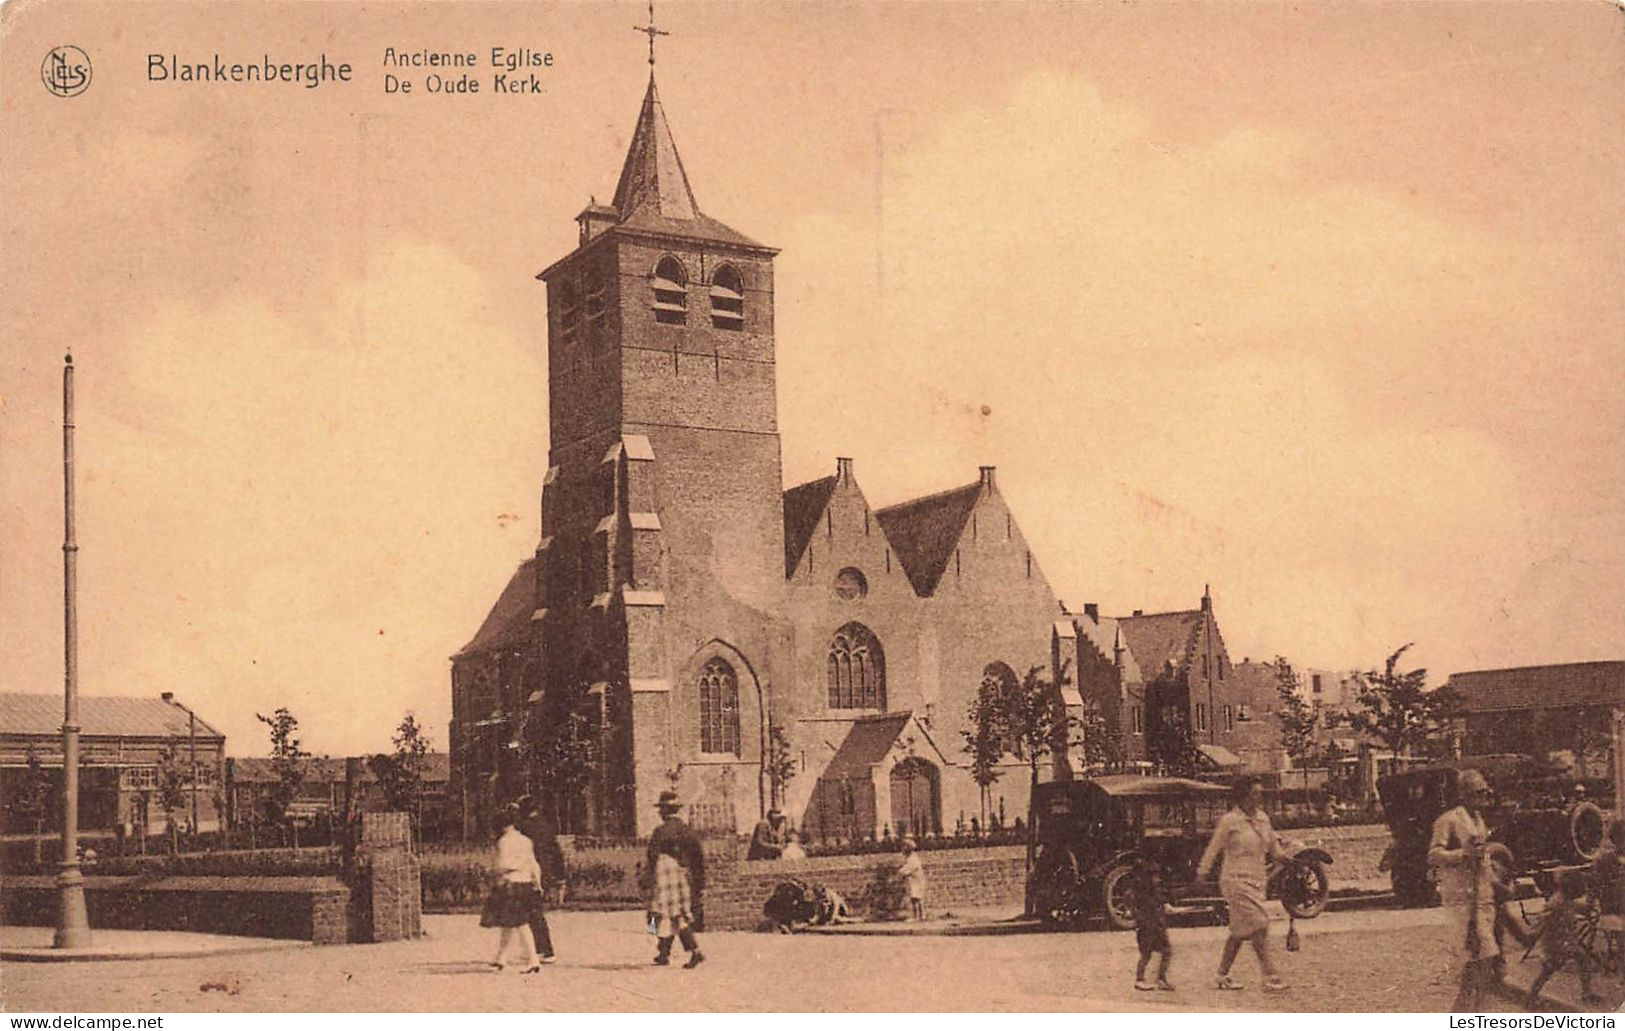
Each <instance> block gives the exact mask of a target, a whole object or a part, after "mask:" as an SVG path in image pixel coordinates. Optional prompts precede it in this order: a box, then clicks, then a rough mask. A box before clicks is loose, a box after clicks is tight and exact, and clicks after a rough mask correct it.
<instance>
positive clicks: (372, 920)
mask: <svg viewBox="0 0 1625 1031" xmlns="http://www.w3.org/2000/svg"><path fill="white" fill-rule="evenodd" d="M356 866H357V869H358V871H359V872H360V879H361V881H362V883H363V884H365V886H366V893H365V898H366V903H365V905H366V907H367V913H366V914H364V915H365V916H366V917H368V920H367V922H368V923H369V924H370V925H371V926H370V934H369V935H368V936H367V937H368V940H370V941H375V942H387V941H400V940H401V939H403V938H416V937H418V936H419V935H421V934H422V933H423V880H422V874H423V871H422V867H421V866H420V865H419V863H418V857H417V856H416V855H415V854H413V851H412V819H411V817H410V816H409V815H407V814H406V813H363V814H362V816H361V841H360V844H359V846H358V848H357V849H356Z"/></svg>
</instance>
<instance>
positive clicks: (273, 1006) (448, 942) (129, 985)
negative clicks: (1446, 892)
mask: <svg viewBox="0 0 1625 1031" xmlns="http://www.w3.org/2000/svg"><path fill="white" fill-rule="evenodd" d="M551 919H552V923H553V927H554V937H555V941H556V942H557V943H558V945H559V949H560V956H559V961H558V962H557V963H556V964H554V965H552V966H549V967H545V968H544V969H543V970H542V972H541V973H540V974H538V975H534V976H521V975H519V974H517V973H512V972H509V973H504V974H497V973H495V972H493V971H491V970H489V969H488V968H487V967H486V966H485V961H486V960H487V959H489V958H490V954H491V952H492V951H493V949H494V946H495V942H496V935H495V932H493V931H486V930H482V929H481V928H480V927H478V925H477V921H476V919H475V918H474V917H472V916H441V917H429V918H428V919H427V921H426V923H427V927H428V930H429V937H427V938H426V939H423V940H421V941H417V942H407V943H394V944H388V945H355V946H330V947H323V948H304V949H295V950H291V951H281V952H267V953H256V954H246V955H240V956H221V957H213V958H203V959H169V960H147V961H127V962H101V963H69V964H34V963H8V964H5V966H4V968H3V977H0V991H3V993H4V995H3V1004H4V1006H5V1008H6V1009H8V1010H11V1011H57V1012H70V1011H79V1012H87V1011H97V1012H102V1011H124V1012H193V1011H217V1010H218V1011H248V1012H260V1011H333V1010H339V1011H373V1010H379V1011H401V1010H405V1011H481V1010H518V1011H533V1010H543V1011H546V1010H553V1011H665V1010H678V1011H740V1010H787V1011H816V1010H848V1011H900V1010H932V1011H944V1010H946V1011H960V1010H969V1011H975V1010H1037V1011H1114V1010H1152V1011H1167V1010H1192V1011H1202V1010H1252V1009H1262V1010H1275V1011H1337V1010H1352V1011H1364V1010H1378V1011H1416V1010H1424V1011H1437V1010H1441V1009H1443V1008H1444V1007H1446V1006H1448V1005H1449V1003H1450V1001H1451V999H1452V997H1453V994H1454V985H1453V978H1452V972H1451V971H1450V969H1449V966H1448V962H1449V961H1448V956H1447V949H1446V942H1445V936H1444V930H1443V927H1442V925H1441V923H1440V914H1439V911H1438V910H1432V911H1420V912H1417V911H1410V912H1387V911H1372V912H1350V913H1333V914H1328V915H1325V916H1322V917H1321V918H1320V919H1318V920H1315V921H1312V922H1309V923H1306V924H1304V925H1301V930H1302V933H1303V948H1302V950H1301V951H1299V952H1297V953H1285V952H1280V951H1279V946H1280V943H1281V935H1282V932H1283V931H1284V928H1283V927H1281V926H1279V925H1277V927H1276V928H1275V943H1276V945H1277V949H1278V954H1279V956H1280V958H1281V960H1282V964H1283V967H1284V973H1285V975H1286V977H1287V979H1288V980H1289V981H1290V983H1291V985H1292V987H1291V990H1289V991H1287V992H1283V993H1279V994H1265V993H1264V992H1261V991H1259V990H1258V987H1257V985H1258V982H1259V977H1258V973H1257V966H1256V963H1255V961H1254V960H1253V958H1252V957H1251V955H1250V954H1244V955H1243V957H1242V958H1241V960H1240V961H1238V963H1237V967H1236V972H1237V974H1238V975H1239V978H1240V980H1241V981H1242V982H1243V983H1244V984H1247V985H1249V988H1248V990H1246V991H1242V992H1233V993H1231V992H1218V991H1215V990H1214V989H1212V988H1211V987H1210V985H1211V981H1212V972H1213V966H1214V964H1215V962H1216V960H1217V955H1218V950H1219V946H1220V944H1221V942H1222V939H1223V930H1222V929H1220V928H1216V927H1200V928H1176V929H1175V930H1174V931H1173V932H1172V935H1173V942H1174V947H1175V958H1174V965H1173V970H1172V980H1173V982H1174V983H1175V984H1176V985H1177V986H1178V991H1176V992H1173V993H1163V992H1157V993H1141V992H1136V991H1134V990H1133V988H1132V985H1131V982H1132V976H1133V966H1134V960H1135V952H1134V939H1133V936H1132V935H1129V934H1107V933H1099V932H1095V933H1072V934H1066V933H1055V934H1049V933H1032V934H1006V935H984V936H954V937H942V936H859V935H843V936H833V935H811V934H808V935H795V936H788V937H787V936H775V935H765V934H748V933H716V934H709V935H706V936H704V937H703V939H702V946H703V948H704V950H705V953H706V957H707V962H706V963H705V964H704V965H703V966H701V967H700V968H699V969H697V970H693V971H686V970H681V969H677V968H676V967H675V966H673V967H671V968H663V969H662V968H654V967H651V966H649V958H650V955H651V954H652V952H653V940H652V939H651V938H650V937H649V936H648V935H647V934H646V933H645V932H644V931H643V927H642V920H641V919H640V916H639V914H637V913H568V912H567V913H557V914H554V915H553V916H552V918H551ZM204 985H209V986H211V987H210V990H208V991H205V990H203V986H204ZM216 986H224V989H223V990H222V989H221V988H219V987H216ZM1492 1005H1494V1006H1496V1007H1497V1008H1501V1009H1505V1008H1509V1007H1507V1006H1506V1005H1505V1004H1504V1003H1501V1002H1499V1001H1494V1002H1493V1003H1492Z"/></svg>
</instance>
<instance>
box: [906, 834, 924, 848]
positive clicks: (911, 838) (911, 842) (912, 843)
mask: <svg viewBox="0 0 1625 1031" xmlns="http://www.w3.org/2000/svg"><path fill="white" fill-rule="evenodd" d="M903 847H904V848H919V847H920V845H919V842H917V841H915V840H914V836H913V835H909V836H908V837H905V838H904V839H903Z"/></svg>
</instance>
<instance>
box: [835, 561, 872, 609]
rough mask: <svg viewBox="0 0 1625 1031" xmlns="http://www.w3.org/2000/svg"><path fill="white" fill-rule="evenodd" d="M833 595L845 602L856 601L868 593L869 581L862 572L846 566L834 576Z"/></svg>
mask: <svg viewBox="0 0 1625 1031" xmlns="http://www.w3.org/2000/svg"><path fill="white" fill-rule="evenodd" d="M835 593H836V594H837V595H839V596H840V597H842V598H845V599H846V600H847V601H857V600H858V599H859V598H861V597H863V596H864V595H866V594H868V593H869V581H868V580H865V579H864V578H863V573H862V572H860V571H859V570H857V569H854V568H852V567H851V566H847V567H846V568H845V569H843V570H841V571H840V572H839V573H836V574H835Z"/></svg>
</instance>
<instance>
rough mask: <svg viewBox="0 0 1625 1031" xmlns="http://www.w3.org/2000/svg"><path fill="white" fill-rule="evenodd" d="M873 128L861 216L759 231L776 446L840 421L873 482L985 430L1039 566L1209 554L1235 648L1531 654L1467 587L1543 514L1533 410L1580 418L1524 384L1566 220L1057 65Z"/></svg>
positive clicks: (1560, 370)
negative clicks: (1544, 230)
mask: <svg viewBox="0 0 1625 1031" xmlns="http://www.w3.org/2000/svg"><path fill="white" fill-rule="evenodd" d="M890 139H891V140H892V147H891V148H890V149H889V150H888V155H887V158H888V160H887V162H886V164H885V167H884V186H883V189H882V191H881V197H880V200H879V214H878V216H877V221H876V222H875V223H858V222H850V223H840V222H835V221H834V220H830V219H815V218H809V219H806V220H804V221H803V222H802V223H801V224H800V225H799V226H798V227H797V230H796V232H795V233H794V234H793V236H792V238H791V239H789V240H787V241H786V248H785V256H784V257H783V258H781V259H780V266H781V267H780V274H779V277H778V297H779V307H780V312H781V327H780V328H781V337H782V339H781V343H780V355H781V358H780V362H781V375H783V376H784V378H785V379H784V381H785V383H786V387H785V388H784V390H783V391H782V393H783V395H784V397H785V400H784V419H783V424H784V428H785V433H786V468H787V470H789V472H790V476H791V478H792V479H801V478H810V477H812V476H815V475H820V474H822V473H823V472H824V471H825V466H827V465H828V464H829V455H828V453H827V452H828V450H830V449H832V448H833V449H837V450H840V452H841V453H843V454H845V453H849V454H854V455H856V456H857V458H858V475H859V478H860V481H861V482H863V483H864V485H865V487H866V489H867V490H868V492H869V493H870V496H871V500H872V501H875V502H876V503H887V502H890V501H894V500H897V499H898V498H900V497H904V496H908V495H912V494H917V493H921V492H924V491H928V490H933V489H938V488H941V487H943V486H947V485H949V484H950V483H956V482H966V481H968V480H970V479H972V478H973V477H974V468H975V466H976V465H978V464H984V463H994V464H998V465H999V466H1000V467H1001V477H1000V478H1001V482H1002V483H1003V484H1004V485H1005V490H1006V492H1007V493H1008V494H1010V495H1011V496H1012V498H1013V499H1014V500H1016V502H1017V508H1016V512H1017V515H1018V518H1020V519H1021V520H1022V523H1023V526H1024V528H1025V529H1026V531H1027V534H1028V537H1029V539H1030V540H1032V541H1033V542H1034V544H1035V548H1036V550H1037V554H1038V556H1039V558H1040V560H1041V562H1042V564H1043V568H1044V569H1045V571H1046V573H1047V574H1048V576H1049V577H1050V579H1051V581H1052V583H1053V584H1054V585H1055V586H1056V588H1057V590H1058V591H1059V592H1060V593H1061V594H1062V596H1063V597H1065V598H1067V599H1068V600H1069V601H1072V602H1074V603H1081V602H1082V601H1084V600H1100V601H1102V602H1104V603H1106V605H1107V606H1108V608H1113V609H1121V610H1127V609H1130V608H1146V609H1148V610H1153V609H1157V608H1166V607H1187V606H1190V605H1193V604H1194V603H1195V601H1196V599H1197V598H1198V597H1199V596H1200V593H1201V590H1202V586H1203V583H1204V582H1207V581H1212V582H1213V584H1214V587H1215V590H1216V591H1217V592H1219V595H1220V598H1221V603H1222V604H1224V605H1227V606H1228V608H1227V609H1225V614H1226V629H1227V632H1228V633H1229V634H1230V637H1231V641H1232V644H1233V645H1236V646H1238V655H1239V652H1240V651H1241V649H1246V650H1247V651H1249V652H1251V653H1252V654H1255V655H1258V654H1273V653H1274V651H1284V652H1287V653H1289V654H1293V655H1295V656H1299V657H1300V658H1301V659H1302V660H1304V661H1312V662H1316V663H1321V664H1325V665H1350V664H1358V663H1363V662H1372V661H1376V660H1377V659H1379V658H1380V657H1381V656H1382V655H1384V654H1386V651H1385V649H1387V650H1391V648H1392V647H1393V646H1394V645H1397V644H1398V643H1403V641H1404V640H1409V639H1411V637H1413V636H1417V635H1419V634H1422V633H1424V631H1425V632H1427V633H1428V634H1429V639H1428V640H1426V641H1424V642H1423V644H1422V646H1421V647H1419V649H1418V650H1419V653H1421V654H1422V655H1423V656H1424V657H1427V652H1428V648H1430V647H1437V649H1438V651H1437V652H1435V653H1434V654H1433V658H1435V659H1437V660H1439V661H1440V662H1452V661H1455V660H1457V659H1462V660H1466V659H1468V658H1470V655H1469V653H1468V649H1467V648H1465V647H1464V646H1463V645H1464V642H1468V641H1473V640H1477V639H1480V638H1482V637H1484V636H1486V635H1491V634H1495V633H1500V634H1501V635H1502V639H1501V640H1500V641H1499V642H1497V643H1496V644H1494V645H1491V646H1488V647H1486V649H1485V651H1486V652H1488V653H1493V654H1495V655H1505V654H1509V653H1512V652H1517V653H1521V654H1536V655H1539V656H1541V657H1542V658H1546V657H1548V653H1547V652H1546V651H1545V650H1544V645H1543V642H1542V641H1541V640H1539V639H1538V638H1536V637H1534V636H1531V635H1529V634H1527V633H1523V634H1521V636H1520V631H1521V627H1520V626H1519V625H1518V624H1517V622H1516V621H1514V623H1513V624H1512V625H1511V626H1510V627H1507V626H1503V627H1502V628H1501V630H1499V631H1488V630H1486V629H1484V628H1483V617H1484V615H1485V614H1486V612H1485V610H1486V607H1487V606H1490V605H1496V606H1500V605H1506V606H1509V607H1511V608H1512V609H1516V608H1517V607H1518V604H1519V603H1518V601H1517V592H1518V582H1519V579H1520V576H1521V573H1520V570H1522V569H1524V568H1525V566H1526V564H1527V563H1529V562H1530V561H1531V560H1533V559H1536V558H1537V556H1538V555H1539V554H1540V553H1541V546H1542V542H1541V540H1540V538H1539V537H1538V536H1535V535H1533V534H1532V532H1531V527H1532V526H1535V525H1538V524H1541V523H1545V522H1546V521H1547V520H1550V519H1553V518H1560V517H1561V516H1554V514H1553V513H1552V512H1551V511H1549V510H1547V509H1546V508H1545V507H1544V506H1543V505H1541V503H1540V502H1539V501H1538V500H1537V502H1536V505H1537V507H1535V508H1531V503H1530V499H1531V497H1534V498H1536V499H1539V498H1540V497H1541V495H1542V492H1541V491H1540V490H1539V489H1538V487H1536V486H1535V483H1536V482H1537V481H1536V480H1535V479H1532V477H1533V476H1534V475H1535V471H1536V469H1535V467H1537V466H1538V465H1539V464H1540V463H1538V462H1532V461H1531V456H1530V453H1529V452H1528V450H1527V448H1528V446H1529V444H1528V437H1529V436H1530V433H1531V431H1533V430H1535V429H1537V428H1539V429H1543V430H1545V431H1548V432H1557V433H1563V432H1570V431H1571V430H1572V427H1569V426H1562V427H1554V426H1552V425H1551V424H1550V423H1549V422H1548V423H1547V424H1546V425H1544V426H1540V425H1539V424H1540V420H1541V419H1542V418H1544V417H1545V416H1547V415H1549V414H1550V413H1549V412H1548V413H1542V412H1541V411H1539V410H1538V409H1537V408H1533V407H1531V406H1530V405H1529V403H1528V401H1527V398H1526V395H1527V394H1528V386H1527V385H1528V383H1529V381H1530V377H1531V376H1536V375H1540V376H1544V377H1547V378H1549V377H1551V376H1552V375H1553V374H1554V373H1555V374H1557V375H1558V376H1564V375H1568V374H1569V373H1571V372H1578V371H1581V370H1583V368H1584V365H1585V363H1586V361H1587V360H1588V359H1587V358H1586V356H1585V355H1584V354H1578V355H1567V354H1563V353H1557V354H1551V353H1545V352H1544V351H1543V350H1542V348H1540V347H1531V346H1529V345H1530V343H1531V342H1532V341H1549V340H1551V339H1553V338H1554V336H1555V335H1556V332H1557V328H1558V327H1559V326H1561V325H1562V318H1563V315H1562V312H1561V306H1562V301H1561V298H1562V291H1561V289H1560V280H1559V277H1558V274H1557V271H1556V270H1558V269H1561V268H1562V267H1564V265H1565V261H1566V260H1567V259H1566V256H1565V254H1564V252H1563V250H1562V246H1561V245H1560V244H1558V243H1551V244H1548V245H1544V246H1538V247H1534V248H1530V247H1528V246H1522V245H1520V246H1519V247H1517V248H1514V247H1513V246H1512V245H1511V244H1510V243H1509V242H1508V241H1505V240H1502V239H1500V238H1499V237H1497V236H1496V235H1495V234H1494V232H1492V231H1491V230H1490V229H1489V228H1487V227H1486V226H1485V225H1482V224H1479V223H1476V222H1473V221H1471V220H1469V219H1466V218H1464V217H1461V216H1459V215H1455V214H1452V213H1449V212H1446V211H1440V210H1430V209H1428V208H1426V207H1423V206H1420V205H1419V204H1417V203H1415V202H1414V201H1413V200H1412V199H1411V198H1410V197H1408V196H1405V195H1403V194H1399V193H1396V192H1392V191H1383V190H1380V189H1376V188H1371V187H1363V186H1359V185H1350V184H1349V183H1348V182H1346V181H1340V180H1326V179H1325V178H1324V177H1323V176H1319V175H1318V174H1316V173H1314V172H1312V171H1311V167H1312V163H1311V162H1309V161H1307V160H1306V157H1305V154H1306V150H1307V146H1308V144H1307V141H1306V140H1304V139H1301V138H1298V137H1295V136H1293V135H1292V134H1290V133H1288V132H1285V131H1277V130H1272V131H1264V130H1262V129H1256V128H1249V127H1245V126H1243V127H1238V128H1235V129H1233V130H1232V131H1230V132H1228V133H1226V134H1223V135H1221V136H1218V137H1216V138H1213V139H1209V140H1206V141H1199V142H1188V141H1187V142H1182V143H1179V144H1177V145H1176V144H1174V143H1172V142H1169V141H1167V140H1164V139H1161V138H1159V137H1158V135H1157V133H1156V132H1155V130H1154V127H1153V126H1152V124H1151V123H1150V122H1149V121H1147V120H1146V119H1143V118H1141V117H1139V116H1138V115H1137V114H1136V113H1135V112H1133V111H1132V110H1130V109H1127V108H1125V107H1123V106H1121V105H1114V104H1109V103H1107V102H1105V101H1104V100H1103V99H1102V98H1101V97H1100V96H1099V95H1098V94H1097V93H1096V92H1095V91H1094V90H1093V89H1092V88H1091V87H1090V86H1089V85H1088V84H1087V83H1086V82H1083V81H1081V80H1079V79H1076V78H1072V77H1067V76H1063V75H1059V74H1053V73H1039V74H1034V75H1032V76H1030V77H1029V78H1028V79H1026V80H1025V81H1023V82H1022V83H1020V84H1019V85H1018V86H1017V87H1016V88H1015V89H1014V90H1013V92H1012V93H1011V94H1010V96H1009V97H1008V98H1005V99H1003V100H1002V101H995V102H990V103H989V104H988V105H986V106H983V107H981V108H978V109H971V110H965V111H962V112H960V113H957V114H954V115H951V116H948V117H945V118H940V119H935V120H932V119H927V118H916V119H914V120H913V121H912V122H910V123H909V124H908V125H907V126H906V127H895V131H894V132H892V134H891V136H890ZM1576 379H1577V383H1578V384H1580V385H1579V386H1577V388H1576V389H1577V390H1579V391H1580V392H1582V393H1583V392H1585V391H1586V390H1587V389H1589V388H1588V387H1586V386H1585V385H1584V384H1586V383H1587V380H1586V378H1585V377H1583V376H1577V377H1576ZM1503 402H1504V404H1503ZM1508 419H1510V420H1513V421H1514V422H1515V423H1516V429H1515V431H1513V432H1509V426H1508V425H1506V420H1508ZM1519 438H1523V439H1519ZM1227 588H1229V593H1226V591H1227ZM1620 601H1621V597H1620V588H1618V587H1614V588H1611V589H1610V591H1609V595H1608V598H1607V599H1605V600H1603V603H1604V604H1605V605H1606V604H1612V605H1613V606H1614V610H1615V611H1618V609H1619V603H1620ZM1508 634H1510V635H1511V636H1507V635H1508ZM1601 640H1602V638H1601V637H1598V638H1597V639H1596V641H1594V642H1593V647H1595V646H1596V642H1597V641H1601ZM1577 643H1578V642H1571V645H1575V644H1577ZM1549 657H1550V658H1559V657H1561V655H1550V656H1549ZM1446 668H1447V667H1446Z"/></svg>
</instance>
